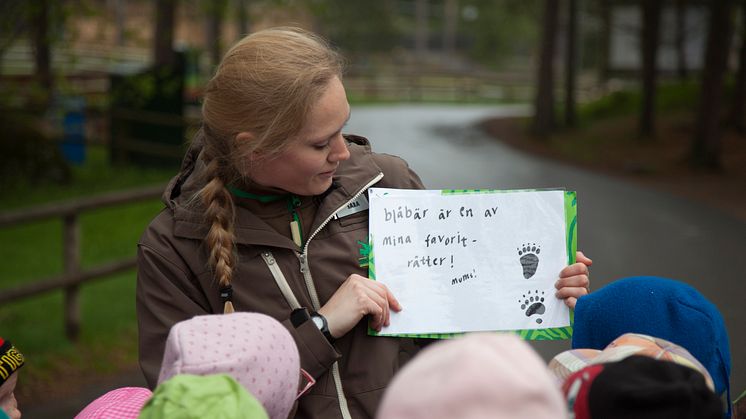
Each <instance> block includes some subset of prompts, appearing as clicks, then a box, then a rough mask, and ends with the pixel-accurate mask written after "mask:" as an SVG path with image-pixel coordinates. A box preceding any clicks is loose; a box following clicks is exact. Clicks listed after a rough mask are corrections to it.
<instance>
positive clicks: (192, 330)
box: [158, 312, 301, 419]
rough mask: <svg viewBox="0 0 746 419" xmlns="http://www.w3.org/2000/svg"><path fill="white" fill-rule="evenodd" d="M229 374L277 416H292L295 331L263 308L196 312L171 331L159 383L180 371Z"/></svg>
mask: <svg viewBox="0 0 746 419" xmlns="http://www.w3.org/2000/svg"><path fill="white" fill-rule="evenodd" d="M220 373H223V374H228V375H230V376H231V377H233V378H234V379H236V381H238V382H239V383H240V384H241V385H242V386H243V387H244V388H245V389H246V390H248V391H249V393H251V394H252V395H253V396H254V397H256V398H257V399H258V400H259V401H260V402H261V403H262V405H263V406H264V408H265V409H266V410H267V413H268V414H269V416H270V417H271V418H273V419H274V418H282V419H285V418H287V416H288V414H289V413H290V410H291V409H292V407H293V404H294V403H295V399H296V396H297V394H298V383H299V381H300V377H301V369H300V355H299V353H298V347H297V346H296V344H295V341H294V340H293V337H292V336H291V335H290V332H289V331H288V330H287V329H286V328H285V326H283V325H282V323H280V322H279V321H277V320H275V319H274V318H272V317H270V316H267V315H264V314H260V313H246V312H236V313H230V314H213V315H206V316H196V317H193V318H191V319H189V320H184V321H182V322H179V323H177V324H175V325H174V326H173V327H172V328H171V331H170V332H169V335H168V340H167V341H166V349H165V352H164V355H163V364H162V366H161V373H160V376H159V377H158V384H159V385H160V384H161V383H162V382H164V381H166V380H168V379H169V378H171V377H173V376H175V375H178V374H193V375H210V374H220Z"/></svg>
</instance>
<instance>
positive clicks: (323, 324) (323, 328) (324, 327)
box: [311, 311, 335, 343]
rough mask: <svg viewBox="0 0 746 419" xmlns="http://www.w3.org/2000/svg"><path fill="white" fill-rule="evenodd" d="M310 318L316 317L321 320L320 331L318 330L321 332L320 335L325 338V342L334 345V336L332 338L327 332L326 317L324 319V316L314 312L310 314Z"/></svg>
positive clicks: (327, 323) (330, 333)
mask: <svg viewBox="0 0 746 419" xmlns="http://www.w3.org/2000/svg"><path fill="white" fill-rule="evenodd" d="M311 317H318V318H320V319H321V329H319V330H321V333H323V334H324V337H325V338H326V340H328V341H329V343H334V340H335V339H334V336H332V332H330V331H329V322H328V321H326V317H324V315H322V314H321V313H319V312H316V311H314V312H313V313H311Z"/></svg>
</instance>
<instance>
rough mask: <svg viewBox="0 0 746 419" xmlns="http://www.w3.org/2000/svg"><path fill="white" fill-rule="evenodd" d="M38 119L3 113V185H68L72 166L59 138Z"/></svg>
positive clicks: (0, 121) (0, 170)
mask: <svg viewBox="0 0 746 419" xmlns="http://www.w3.org/2000/svg"><path fill="white" fill-rule="evenodd" d="M38 124H39V122H38V120H36V119H35V118H34V117H32V116H29V115H24V114H21V113H19V112H12V111H9V110H4V111H2V112H0V126H2V127H3V130H4V133H3V135H2V136H0V188H2V189H3V190H7V189H9V188H11V186H12V185H15V184H17V183H19V182H22V181H23V182H25V183H27V184H29V185H31V186H34V185H38V184H40V183H52V184H58V185H59V184H65V183H67V182H69V180H70V167H69V166H68V165H67V163H66V162H65V160H64V158H63V157H62V153H61V152H60V149H59V147H58V144H57V142H56V141H54V140H52V139H51V138H48V137H47V136H46V135H44V134H43V133H42V132H41V131H40V130H39V129H38V128H37V125H38Z"/></svg>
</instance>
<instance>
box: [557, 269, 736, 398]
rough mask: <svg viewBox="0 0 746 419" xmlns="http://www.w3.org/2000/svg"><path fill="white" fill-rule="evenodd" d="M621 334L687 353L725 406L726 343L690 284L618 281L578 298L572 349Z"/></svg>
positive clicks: (715, 317) (714, 312) (712, 310)
mask: <svg viewBox="0 0 746 419" xmlns="http://www.w3.org/2000/svg"><path fill="white" fill-rule="evenodd" d="M624 333H641V334H645V335H650V336H655V337H658V338H662V339H666V340H668V341H671V342H673V343H675V344H677V345H680V346H682V347H684V348H685V349H687V350H688V351H689V352H690V353H691V354H692V355H694V357H695V358H697V360H699V361H700V362H701V363H702V365H704V366H705V368H707V371H709V372H710V375H712V379H713V381H714V384H715V392H716V393H717V394H723V392H726V393H727V397H728V406H730V384H729V379H730V345H729V343H728V332H727V330H726V329H725V322H724V321H723V317H722V316H721V315H720V312H719V311H718V309H717V307H715V305H714V304H712V303H711V302H709V301H708V300H707V299H706V298H705V297H704V296H703V295H702V294H700V293H699V291H697V290H696V289H694V288H692V287H691V286H689V285H687V284H684V283H683V282H680V281H675V280H672V279H665V278H657V277H652V276H643V277H631V278H623V279H620V280H617V281H614V282H612V283H610V284H609V285H607V286H605V287H603V288H601V289H600V290H598V291H595V292H593V293H591V294H588V295H586V296H584V297H582V298H580V299H578V302H577V305H576V306H575V324H574V325H573V336H572V347H573V349H576V348H588V349H603V348H605V347H606V345H608V344H609V343H610V342H611V341H613V340H614V339H616V338H617V337H619V336H620V335H622V334H624Z"/></svg>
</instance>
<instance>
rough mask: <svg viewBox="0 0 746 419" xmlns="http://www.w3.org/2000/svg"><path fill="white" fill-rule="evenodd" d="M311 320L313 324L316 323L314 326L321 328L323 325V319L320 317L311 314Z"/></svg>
mask: <svg viewBox="0 0 746 419" xmlns="http://www.w3.org/2000/svg"><path fill="white" fill-rule="evenodd" d="M311 320H313V324H315V325H316V327H317V328H318V329H319V330H321V329H322V328H323V327H324V321H323V320H321V317H319V316H312V317H311Z"/></svg>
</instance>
